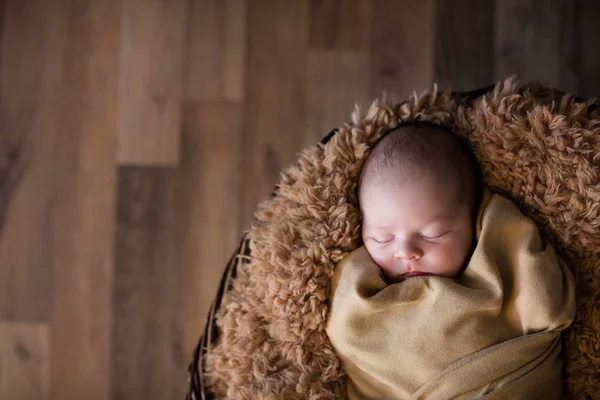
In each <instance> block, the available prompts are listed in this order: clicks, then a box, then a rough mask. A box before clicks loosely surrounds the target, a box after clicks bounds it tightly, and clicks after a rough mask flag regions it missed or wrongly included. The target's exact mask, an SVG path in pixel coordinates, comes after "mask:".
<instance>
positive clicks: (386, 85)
mask: <svg viewBox="0 0 600 400" xmlns="http://www.w3.org/2000/svg"><path fill="white" fill-rule="evenodd" d="M0 4H1V26H0V28H1V36H0V399H1V400H17V399H23V400H29V399H32V400H33V399H36V400H41V399H53V400H58V399H60V400H70V399H81V398H85V399H93V400H106V399H147V400H148V399H149V400H153V399H156V400H158V399H160V400H164V399H167V400H168V399H182V397H183V395H184V391H185V388H186V367H187V364H188V362H189V361H190V359H191V354H192V351H193V348H194V345H195V342H196V340H197V339H198V336H199V335H200V333H201V331H202V329H203V327H204V321H205V313H206V311H207V308H208V306H209V303H210V302H211V300H212V298H213V295H214V293H215V291H216V283H217V281H218V279H219V277H220V274H221V271H222V269H223V266H224V264H225V262H226V260H227V258H228V257H229V255H230V253H231V252H232V251H233V249H234V248H235V245H236V242H237V240H238V238H239V236H240V232H241V231H242V230H243V229H245V228H246V227H247V225H248V223H249V221H250V220H251V217H252V211H253V209H254V208H255V205H256V204H257V202H259V201H260V200H262V199H264V198H266V197H267V196H268V195H269V193H270V190H271V188H272V186H273V184H274V182H275V180H276V179H277V176H278V171H279V170H280V169H281V168H282V167H285V166H287V165H288V164H290V163H292V162H293V161H294V159H295V156H296V153H297V152H298V151H299V150H300V149H301V148H302V147H304V146H308V145H311V144H313V143H314V142H315V141H317V140H318V139H319V138H320V137H322V136H323V135H325V134H326V133H327V132H328V131H329V130H330V129H331V128H333V127H336V126H337V125H340V124H341V123H343V122H344V121H345V120H346V119H347V118H348V116H349V115H350V112H351V110H352V109H353V106H354V104H355V103H359V104H362V105H366V104H368V103H369V102H370V101H371V100H372V99H374V98H375V97H377V96H379V95H380V94H381V93H382V92H383V91H386V92H388V93H390V94H393V95H395V96H397V97H398V98H399V99H403V98H405V97H407V96H408V95H409V94H410V93H412V91H413V90H416V91H417V92H420V91H421V90H423V89H425V88H427V87H429V86H430V85H431V84H432V82H434V81H436V82H438V83H439V84H440V85H441V86H442V87H444V88H445V87H449V86H451V87H452V88H454V89H456V90H467V89H475V88H478V87H481V86H485V85H489V84H491V83H493V82H495V81H496V80H498V79H500V78H503V77H506V76H508V75H510V74H513V73H519V74H520V75H521V78H522V80H541V81H542V82H544V83H547V84H549V85H552V86H556V87H558V88H561V89H563V90H565V91H575V92H577V93H578V94H580V95H582V96H594V95H598V94H600V52H599V49H600V46H599V44H600V1H596V0H576V1H568V0H564V1H562V0H502V1H488V0H438V1H434V0H313V1H309V0H2V2H1V3H0Z"/></svg>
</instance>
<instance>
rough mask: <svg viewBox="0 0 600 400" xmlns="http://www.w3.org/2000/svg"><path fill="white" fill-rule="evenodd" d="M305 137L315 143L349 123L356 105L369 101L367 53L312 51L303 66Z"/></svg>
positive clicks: (307, 140) (306, 140)
mask: <svg viewBox="0 0 600 400" xmlns="http://www.w3.org/2000/svg"><path fill="white" fill-rule="evenodd" d="M306 71H307V72H306V138H305V140H304V146H310V145H313V144H315V143H316V142H318V141H319V140H320V139H321V138H323V136H325V135H326V134H327V133H328V132H329V131H331V130H332V129H334V128H337V127H339V126H341V125H342V124H343V123H345V122H348V121H349V118H350V114H351V112H352V111H353V109H354V106H355V104H359V105H360V106H361V108H362V109H363V110H364V109H365V108H366V107H367V106H368V105H369V104H370V96H369V78H370V74H369V56H368V53H366V52H350V51H335V50H313V51H311V52H310V53H309V54H308V60H307V68H306Z"/></svg>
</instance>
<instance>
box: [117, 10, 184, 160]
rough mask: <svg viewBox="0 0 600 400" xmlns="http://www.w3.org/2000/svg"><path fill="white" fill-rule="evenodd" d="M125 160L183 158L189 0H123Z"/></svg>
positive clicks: (121, 141) (121, 144) (120, 152)
mask: <svg viewBox="0 0 600 400" xmlns="http://www.w3.org/2000/svg"><path fill="white" fill-rule="evenodd" d="M119 1H122V2H123V3H124V4H123V19H122V20H123V25H122V34H123V36H122V38H121V54H120V68H119V100H118V101H119V124H118V133H117V137H118V147H117V162H118V163H119V165H130V164H138V165H174V164H177V162H178V161H179V125H180V118H179V104H180V100H181V91H182V88H181V85H182V82H181V69H182V68H183V62H182V57H183V53H182V52H183V45H184V31H185V10H186V2H185V0H171V1H163V0H119Z"/></svg>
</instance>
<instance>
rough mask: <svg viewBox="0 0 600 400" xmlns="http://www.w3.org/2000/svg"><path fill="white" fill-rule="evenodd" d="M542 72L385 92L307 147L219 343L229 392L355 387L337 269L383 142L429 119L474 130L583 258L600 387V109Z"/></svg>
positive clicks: (233, 298)
mask: <svg viewBox="0 0 600 400" xmlns="http://www.w3.org/2000/svg"><path fill="white" fill-rule="evenodd" d="M590 105H591V102H580V101H576V100H575V99H574V98H572V97H570V96H568V95H562V94H561V93H559V92H555V91H552V90H550V89H547V88H544V87H543V86H540V85H537V84H535V85H521V84H520V83H519V82H518V81H517V80H516V78H509V79H507V80H505V81H503V82H500V83H499V84H498V85H496V87H495V89H494V90H493V92H490V93H488V94H486V95H485V96H482V97H480V98H477V99H474V100H472V99H467V98H466V97H460V96H459V95H452V94H451V93H449V92H446V93H438V91H437V89H436V88H434V89H433V90H432V91H429V92H425V93H424V94H422V95H421V96H414V97H413V98H411V99H410V100H409V101H407V102H405V103H393V102H390V101H388V100H385V99H383V100H378V101H376V102H374V103H373V105H372V106H371V107H370V108H369V110H368V111H367V112H366V114H365V115H363V114H361V112H360V111H359V110H356V111H355V112H354V113H353V115H352V118H351V122H350V123H348V124H346V125H344V126H343V127H341V128H340V129H339V132H338V133H337V134H336V135H335V136H334V137H333V138H332V140H330V141H329V142H328V143H327V144H326V145H324V146H322V145H319V146H314V147H312V148H309V149H306V150H305V151H303V152H302V153H301V155H300V158H299V160H298V163H297V164H296V165H294V166H292V167H289V168H288V169H286V170H285V171H284V172H283V173H282V177H281V181H280V182H279V184H278V188H277V190H276V193H275V195H274V196H273V198H271V199H270V200H268V201H265V202H263V203H262V204H260V206H259V207H258V211H257V212H256V219H255V222H254V223H253V225H252V226H251V229H250V232H249V238H250V246H251V258H250V260H249V262H247V263H244V264H241V266H240V268H239V269H238V272H237V277H236V279H235V281H234V283H233V286H232V288H231V289H230V290H229V291H228V292H227V293H226V295H225V296H224V299H223V302H222V304H221V307H220V309H219V311H218V315H217V326H218V328H219V332H220V336H219V342H218V343H217V345H216V347H215V348H214V349H213V351H211V352H210V353H209V354H208V355H207V359H206V362H207V373H208V377H209V382H210V384H211V390H212V391H213V393H214V394H215V395H216V397H217V398H229V399H292V400H293V399H326V398H344V395H345V393H344V390H345V385H344V378H345V377H344V372H343V370H342V368H341V365H340V362H339V360H338V358H337V356H336V354H335V352H334V351H333V349H332V347H331V344H330V343H329V341H328V339H327V335H326V333H325V323H326V319H327V313H328V295H329V280H330V277H331V276H332V272H333V268H334V266H335V265H336V263H337V262H338V261H339V260H341V259H342V258H343V257H344V256H345V255H347V254H348V253H350V252H351V251H352V250H354V249H356V248H357V247H358V246H359V245H360V244H361V242H360V213H359V209H358V199H357V196H356V186H357V180H358V176H359V173H360V170H361V167H362V164H363V162H364V160H365V158H366V157H367V155H368V152H369V149H370V147H371V146H372V145H373V144H374V143H375V142H376V141H377V140H378V139H379V138H380V137H381V135H383V134H384V133H385V132H387V131H388V130H390V129H392V128H394V127H396V126H398V125H399V124H400V123H403V122H407V121H412V120H422V121H430V122H434V123H438V124H440V125H443V126H446V127H448V128H449V129H451V130H452V131H453V132H455V133H456V134H457V135H459V136H461V137H464V138H466V139H467V140H468V141H469V142H470V143H471V145H472V148H473V151H474V153H475V154H476V156H477V159H478V160H479V162H480V165H481V168H482V172H483V176H484V180H485V182H486V184H487V185H488V186H489V187H491V189H492V190H494V191H496V192H499V193H501V194H503V195H505V196H508V197H510V198H512V199H513V200H514V201H516V202H517V203H518V204H519V205H520V207H521V209H522V210H523V212H524V213H525V214H527V215H528V216H530V217H531V218H533V219H534V220H535V221H536V222H537V223H538V226H539V227H540V230H541V232H542V235H543V236H544V238H545V239H547V240H549V241H550V242H551V243H552V244H553V245H554V246H555V247H556V248H557V249H558V250H559V253H560V255H561V256H562V257H563V258H565V259H566V260H567V263H568V265H570V266H572V268H573V272H574V273H575V277H576V281H577V316H576V319H575V321H574V323H573V325H572V327H571V328H570V329H569V330H568V331H567V333H566V334H565V336H564V352H565V371H566V375H565V380H566V383H567V385H566V387H567V389H568V394H567V397H568V398H577V399H582V398H594V396H597V394H598V393H600V372H599V371H600V227H599V225H600V181H599V174H600V118H599V117H600V115H599V113H598V112H597V111H593V110H591V109H590Z"/></svg>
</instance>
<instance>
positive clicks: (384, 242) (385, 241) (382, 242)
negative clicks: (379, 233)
mask: <svg viewBox="0 0 600 400" xmlns="http://www.w3.org/2000/svg"><path fill="white" fill-rule="evenodd" d="M372 239H373V240H374V241H375V242H377V243H379V244H386V243H389V242H391V241H392V240H394V239H388V240H383V241H380V240H377V239H375V238H372Z"/></svg>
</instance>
